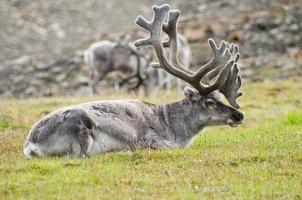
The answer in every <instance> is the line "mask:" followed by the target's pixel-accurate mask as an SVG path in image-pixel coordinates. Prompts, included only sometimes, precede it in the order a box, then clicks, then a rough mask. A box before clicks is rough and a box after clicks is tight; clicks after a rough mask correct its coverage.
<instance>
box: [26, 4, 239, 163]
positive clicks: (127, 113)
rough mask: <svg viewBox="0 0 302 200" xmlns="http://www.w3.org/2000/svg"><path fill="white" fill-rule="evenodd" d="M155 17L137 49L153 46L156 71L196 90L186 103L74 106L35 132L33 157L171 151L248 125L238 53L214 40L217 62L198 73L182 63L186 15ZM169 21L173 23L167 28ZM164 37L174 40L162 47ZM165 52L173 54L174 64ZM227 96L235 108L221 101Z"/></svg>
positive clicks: (142, 22)
mask: <svg viewBox="0 0 302 200" xmlns="http://www.w3.org/2000/svg"><path fill="white" fill-rule="evenodd" d="M153 13H154V17H153V20H152V22H148V21H147V20H146V19H144V18H143V17H141V16H139V17H138V18H137V20H136V24H138V25H139V26H140V27H142V28H143V29H146V30H148V31H149V32H150V36H149V37H148V38H146V39H141V40H138V41H136V43H135V44H136V45H137V46H146V45H151V46H152V47H153V49H154V52H155V55H156V58H157V61H158V63H153V64H152V66H153V67H155V68H161V69H162V70H164V71H166V72H168V73H169V74H172V75H173V76H175V77H178V78H180V79H181V80H183V81H184V82H186V83H188V84H189V85H191V86H192V88H190V87H186V88H185V89H184V96H185V98H184V99H183V100H180V101H177V102H174V103H169V104H166V105H154V104H151V103H145V102H142V101H139V100H116V101H97V102H89V103H84V104H80V105H74V106H69V107H65V108H62V109H59V110H57V111H54V112H53V113H50V114H49V115H47V116H45V117H44V118H42V119H41V120H40V121H39V122H38V123H36V124H35V125H34V126H33V128H32V129H31V131H30V133H29V135H28V137H27V141H26V143H25V146H24V154H25V155H26V156H27V157H33V156H37V157H46V156H74V157H85V156H92V155H95V154H100V153H103V152H107V151H112V150H134V149H137V148H147V149H170V148H182V147H187V146H190V144H191V143H192V141H193V140H194V138H196V136H197V135H198V133H199V132H200V131H201V130H202V129H203V128H204V127H207V126H214V125H229V126H231V127H235V126H237V125H239V124H241V123H242V121H243V118H244V115H243V113H241V112H240V111H238V110H237V109H239V105H238V103H237V102H236V99H237V98H238V97H239V96H241V95H242V93H241V92H238V89H239V88H240V86H241V78H240V76H239V70H238V67H237V64H236V63H237V61H238V59H239V50H238V47H237V46H236V45H234V44H228V43H226V42H224V41H222V42H221V44H220V46H219V47H217V46H216V43H215V42H214V40H213V39H209V41H208V42H209V45H210V47H211V49H212V53H213V57H212V59H211V60H210V61H209V62H208V63H206V64H205V65H204V66H202V67H200V68H199V69H198V70H197V71H196V72H193V71H191V70H189V69H187V68H185V67H184V66H182V65H181V64H180V63H179V61H178V56H177V51H178V47H177V41H176V37H177V29H176V25H177V20H178V18H179V15H180V12H179V11H178V10H170V6H169V5H167V4H164V5H162V6H160V7H157V6H153ZM167 15H168V20H167V22H164V19H165V17H166V16H167ZM161 31H164V32H165V33H167V35H168V36H169V40H168V41H164V42H163V41H162V38H161ZM164 46H166V47H169V48H170V49H171V58H172V60H171V61H170V60H169V59H168V58H167V56H166V55H165V53H164ZM218 92H220V93H222V94H223V95H224V96H225V97H226V99H227V100H228V102H229V103H230V105H231V106H228V105H226V104H223V103H222V101H221V100H220V99H219V97H218V96H217V94H218Z"/></svg>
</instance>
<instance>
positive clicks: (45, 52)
mask: <svg viewBox="0 0 302 200" xmlns="http://www.w3.org/2000/svg"><path fill="white" fill-rule="evenodd" d="M161 3H170V4H172V7H173V8H179V9H180V10H181V11H182V14H183V15H182V18H181V20H180V24H179V28H180V31H181V32H182V33H183V34H184V35H185V36H186V38H187V39H188V40H189V42H190V44H191V47H192V49H193V62H192V65H193V66H195V67H198V66H200V65H201V64H203V63H204V62H206V60H207V59H209V48H208V45H207V42H206V41H207V38H208V37H213V38H215V40H216V41H219V40H221V39H225V40H228V41H231V42H235V43H237V44H239V46H240V48H241V52H242V59H241V63H240V67H241V69H242V74H243V75H244V77H245V80H246V81H264V80H270V79H279V78H283V79H285V78H292V77H298V76H302V6H301V1H299V0H290V1H285V0H280V1H274V0H255V1H248V0H244V1H240V0H229V1H218V0H216V1H213V0H201V1H200V0H198V1H197V0H191V1H180V0H179V1H151V0H150V1H148V0H145V1H140V0H129V1H118V0H114V1H108V0H87V1H80V0H70V1H63V0H57V1H33V0H13V1H9V0H3V1H1V2H0V98H6V97H22V98H23V97H31V96H50V95H64V94H73V93H85V92H87V81H88V76H87V68H86V67H85V66H83V63H82V62H81V60H80V57H79V56H78V54H80V52H81V51H82V50H83V49H85V48H87V47H88V46H89V45H90V44H91V43H92V42H95V41H98V40H101V39H103V38H111V39H115V40H116V39H117V38H118V37H119V36H120V35H123V34H125V33H129V32H133V31H135V29H136V27H135V25H134V23H133V21H134V19H135V18H136V16H137V15H138V14H142V15H144V16H150V15H151V12H150V10H151V9H150V6H151V5H152V4H161Z"/></svg>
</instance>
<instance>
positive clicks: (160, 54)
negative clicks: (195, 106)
mask: <svg viewBox="0 0 302 200" xmlns="http://www.w3.org/2000/svg"><path fill="white" fill-rule="evenodd" d="M152 9H153V13H154V18H153V21H152V22H148V21H147V20H146V19H145V18H143V17H141V16H139V17H138V18H137V20H136V24H138V25H139V26H141V27H142V28H144V29H147V30H148V31H149V32H150V36H149V38H146V39H142V40H138V41H136V42H135V45H136V46H143V45H151V46H152V47H153V49H154V51H155V54H156V57H157V60H158V61H159V63H152V64H151V66H152V67H156V68H163V69H164V70H165V71H167V72H168V73H170V74H173V75H174V76H176V77H179V78H180V79H182V80H184V81H186V82H187V83H190V80H191V73H187V72H186V71H183V70H182V69H179V68H177V67H175V66H173V65H172V64H171V63H170V62H169V61H168V60H167V58H166V56H165V53H164V49H163V43H162V41H161V31H162V28H163V24H164V20H165V17H166V15H167V13H168V12H169V9H170V6H169V5H167V4H164V5H162V6H159V7H158V6H153V7H152ZM178 15H179V14H178ZM170 16H172V18H170V19H171V20H170V23H171V22H173V23H175V24H176V23H177V18H178V16H177V12H172V15H171V14H170ZM171 27H172V23H171ZM175 27H176V26H175ZM175 31H176V30H175ZM172 39H173V38H172ZM171 42H172V40H171Z"/></svg>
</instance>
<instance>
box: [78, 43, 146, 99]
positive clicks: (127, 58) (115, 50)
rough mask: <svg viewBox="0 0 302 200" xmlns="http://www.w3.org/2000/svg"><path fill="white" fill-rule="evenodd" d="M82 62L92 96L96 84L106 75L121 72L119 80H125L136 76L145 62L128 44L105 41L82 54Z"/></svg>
mask: <svg viewBox="0 0 302 200" xmlns="http://www.w3.org/2000/svg"><path fill="white" fill-rule="evenodd" d="M84 61H85V63H86V65H88V67H89V72H90V80H89V85H90V87H91V89H92V92H93V94H97V83H98V82H99V81H102V80H103V79H104V78H105V76H106V75H107V74H108V73H110V72H113V71H117V72H121V75H122V77H121V78H120V79H123V78H127V77H130V76H133V75H134V74H136V73H137V72H138V70H139V69H140V68H141V66H140V65H146V62H147V61H146V60H145V59H144V58H143V57H142V56H141V55H140V54H139V52H138V51H137V50H136V48H135V47H132V46H131V44H128V42H125V41H120V42H117V43H116V42H110V41H106V40H105V41H101V42H97V43H94V44H92V45H91V46H90V47H89V48H88V49H87V50H86V51H85V53H84ZM120 81H122V80H120ZM116 85H117V84H116Z"/></svg>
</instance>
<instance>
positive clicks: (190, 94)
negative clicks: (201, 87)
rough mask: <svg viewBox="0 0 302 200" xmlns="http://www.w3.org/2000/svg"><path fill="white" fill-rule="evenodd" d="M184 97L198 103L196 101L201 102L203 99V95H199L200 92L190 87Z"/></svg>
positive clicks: (186, 88)
mask: <svg viewBox="0 0 302 200" xmlns="http://www.w3.org/2000/svg"><path fill="white" fill-rule="evenodd" d="M184 95H185V97H186V98H187V99H188V100H190V101H192V102H196V101H198V100H200V98H201V95H200V94H199V92H198V91H197V90H196V89H193V88H190V87H185V89H184Z"/></svg>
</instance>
